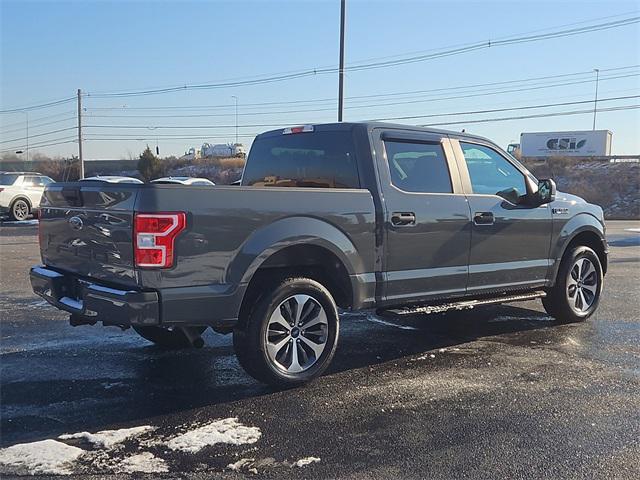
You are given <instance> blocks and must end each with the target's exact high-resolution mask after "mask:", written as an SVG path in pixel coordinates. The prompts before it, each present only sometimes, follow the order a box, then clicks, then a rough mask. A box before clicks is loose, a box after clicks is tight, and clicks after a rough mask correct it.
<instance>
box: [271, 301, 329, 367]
mask: <svg viewBox="0 0 640 480" xmlns="http://www.w3.org/2000/svg"><path fill="white" fill-rule="evenodd" d="M328 331H329V323H328V321H327V314H326V312H325V311H324V308H323V307H322V305H320V303H319V302H318V301H317V300H316V299H315V298H313V297H311V296H309V295H305V294H299V295H293V296H291V297H289V298H287V299H286V300H284V301H283V302H282V303H280V305H278V307H276V308H275V309H274V310H273V313H272V314H271V316H270V317H269V323H268V324H267V330H266V332H265V336H266V338H265V340H266V342H265V343H266V347H267V355H268V356H269V360H270V361H271V362H273V363H274V364H275V365H276V367H277V368H279V369H281V370H284V371H285V372H287V373H300V372H303V371H305V370H308V369H309V368H311V367H312V366H313V365H314V364H315V363H316V362H317V361H318V359H319V358H320V356H321V355H322V353H323V352H324V350H325V347H326V346H327V335H328Z"/></svg>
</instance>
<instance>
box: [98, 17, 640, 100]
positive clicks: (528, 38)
mask: <svg viewBox="0 0 640 480" xmlns="http://www.w3.org/2000/svg"><path fill="white" fill-rule="evenodd" d="M638 22H640V17H629V18H625V19H621V20H615V21H611V22H605V23H599V24H595V25H589V26H585V27H579V28H571V29H564V30H557V31H554V32H549V33H544V34H537V35H524V36H519V37H513V38H508V39H503V40H495V41H491V40H486V41H482V42H477V43H474V44H469V45H467V46H463V47H458V48H449V47H445V48H444V49H443V50H442V51H440V52H435V53H431V54H426V55H416V56H411V57H406V58H400V59H397V60H387V61H380V62H370V63H362V64H355V65H352V66H347V67H346V68H345V70H346V71H362V70H370V69H377V68H387V67H393V66H398V65H405V64H409V63H416V62H424V61H427V60H433V59H436V58H443V57H448V56H452V55H460V54H463V53H468V52H472V51H476V50H481V49H487V48H492V47H499V46H504V45H513V44H520V43H529V42H537V41H542V40H548V39H554V38H564V37H568V36H574V35H581V34H585V33H590V32H595V31H601V30H608V29H612V28H619V27H623V26H627V25H632V24H635V23H638ZM337 71H338V68H336V67H326V68H316V69H309V70H302V71H298V72H293V73H287V74H276V75H272V76H266V77H262V78H255V79H252V80H240V81H229V82H219V83H202V84H191V85H189V84H184V85H181V86H172V87H164V88H155V89H145V90H133V91H125V92H110V93H94V94H91V93H88V94H87V95H88V96H93V97H95V98H123V97H135V96H145V95H156V94H163V93H171V92H179V91H187V90H208V89H219V88H229V87H239V86H249V85H262V84H266V83H274V82H281V81H285V80H292V79H296V78H303V77H309V76H317V75H323V74H330V73H336V72H337Z"/></svg>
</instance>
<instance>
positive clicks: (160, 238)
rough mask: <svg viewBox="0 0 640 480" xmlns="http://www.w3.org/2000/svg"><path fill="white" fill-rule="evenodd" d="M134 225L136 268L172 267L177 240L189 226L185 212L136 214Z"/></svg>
mask: <svg viewBox="0 0 640 480" xmlns="http://www.w3.org/2000/svg"><path fill="white" fill-rule="evenodd" d="M133 223H134V225H133V250H134V257H135V264H136V267H155V268H170V267H172V266H173V259H174V250H175V249H174V244H175V239H176V237H177V236H178V234H179V233H180V232H181V231H182V230H184V229H185V227H186V226H187V215H186V214H185V213H184V212H163V213H136V214H135V217H134V222H133Z"/></svg>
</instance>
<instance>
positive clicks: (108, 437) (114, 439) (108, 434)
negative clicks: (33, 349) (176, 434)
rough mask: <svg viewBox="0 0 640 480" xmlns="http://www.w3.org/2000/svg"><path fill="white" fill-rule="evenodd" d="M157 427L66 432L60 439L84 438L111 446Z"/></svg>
mask: <svg viewBox="0 0 640 480" xmlns="http://www.w3.org/2000/svg"><path fill="white" fill-rule="evenodd" d="M154 429H155V427H152V426H150V425H143V426H141V427H133V428H122V429H120V430H102V431H100V432H97V433H89V432H78V433H66V434H64V435H60V436H59V437H58V438H59V439H60V440H71V439H74V438H82V439H85V440H87V441H88V442H89V443H91V444H93V445H94V446H96V447H104V448H111V447H113V446H114V445H115V444H117V443H120V442H124V441H125V440H127V439H129V438H132V437H136V436H138V435H141V434H143V433H146V432H150V431H152V430H154Z"/></svg>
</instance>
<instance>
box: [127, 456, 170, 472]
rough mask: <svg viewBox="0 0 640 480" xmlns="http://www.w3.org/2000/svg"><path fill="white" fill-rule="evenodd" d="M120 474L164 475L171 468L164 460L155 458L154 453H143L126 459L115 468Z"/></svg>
mask: <svg viewBox="0 0 640 480" xmlns="http://www.w3.org/2000/svg"><path fill="white" fill-rule="evenodd" d="M115 471H116V472H118V473H136V472H141V473H163V472H168V471H169V467H168V466H167V462H165V461H164V460H163V459H161V458H158V457H156V456H154V455H153V454H152V453H149V452H143V453H140V454H138V455H132V456H131V457H127V458H125V459H124V460H123V461H122V462H120V464H119V465H117V466H116V467H115Z"/></svg>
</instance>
